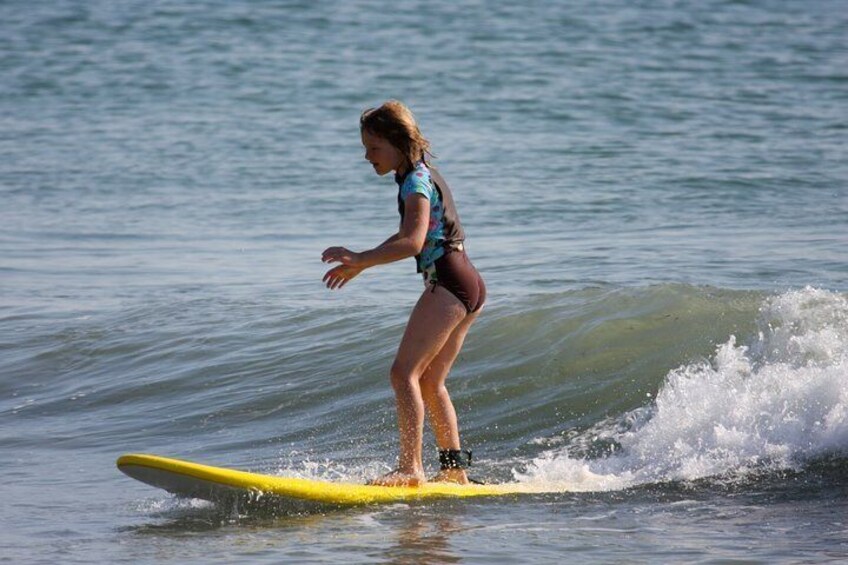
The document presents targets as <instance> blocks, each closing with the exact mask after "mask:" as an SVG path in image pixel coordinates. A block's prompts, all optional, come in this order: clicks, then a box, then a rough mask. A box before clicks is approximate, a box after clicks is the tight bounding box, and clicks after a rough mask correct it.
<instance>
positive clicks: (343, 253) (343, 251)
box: [321, 247, 362, 274]
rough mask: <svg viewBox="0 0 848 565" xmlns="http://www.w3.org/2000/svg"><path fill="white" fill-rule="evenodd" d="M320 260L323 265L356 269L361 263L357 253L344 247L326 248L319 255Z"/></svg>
mask: <svg viewBox="0 0 848 565" xmlns="http://www.w3.org/2000/svg"><path fill="white" fill-rule="evenodd" d="M321 260H322V261H323V262H325V263H341V264H342V265H347V266H348V267H358V266H360V263H361V262H362V260H361V258H360V254H359V253H355V252H353V251H351V250H350V249H347V248H345V247H328V248H327V249H325V250H324V253H323V254H322V255H321ZM360 270H361V269H360ZM357 274H359V273H357Z"/></svg>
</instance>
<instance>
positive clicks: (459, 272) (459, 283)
mask: <svg viewBox="0 0 848 565" xmlns="http://www.w3.org/2000/svg"><path fill="white" fill-rule="evenodd" d="M434 265H435V266H436V279H437V282H436V283H435V284H434V285H433V289H434V290H435V286H436V285H439V286H443V287H445V288H446V289H447V290H448V291H449V292H450V293H451V294H453V295H454V296H456V297H457V298H458V299H459V301H460V302H462V304H463V305H464V306H465V309H466V310H468V313H469V314H471V313H473V312H477V311H479V310H480V308H482V307H483V304H484V303H485V302H486V284H485V283H484V282H483V277H481V276H480V273H478V272H477V269H475V268H474V265H472V264H471V260H470V259H469V258H468V255H466V254H465V251H464V250H456V251H453V250H450V251H448V252H447V253H445V254H444V255H442V256H441V257H439V258H438V259H436V262H435V263H434Z"/></svg>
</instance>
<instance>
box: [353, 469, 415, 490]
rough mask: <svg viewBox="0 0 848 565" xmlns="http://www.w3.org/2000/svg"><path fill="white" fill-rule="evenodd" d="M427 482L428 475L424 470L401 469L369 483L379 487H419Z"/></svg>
mask: <svg viewBox="0 0 848 565" xmlns="http://www.w3.org/2000/svg"><path fill="white" fill-rule="evenodd" d="M426 482H427V477H426V476H424V473H423V472H419V473H401V472H400V471H399V470H394V471H392V472H391V473H386V474H385V475H383V476H382V477H377V478H376V479H372V480H370V481H368V483H367V484H369V485H372V486H379V487H417V486H421V485H423V484H424V483H426Z"/></svg>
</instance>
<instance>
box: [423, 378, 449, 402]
mask: <svg viewBox="0 0 848 565" xmlns="http://www.w3.org/2000/svg"><path fill="white" fill-rule="evenodd" d="M447 393H448V389H447V388H445V383H444V382H439V381H436V380H432V381H431V380H429V379H422V380H421V396H423V397H424V398H426V399H438V398H439V397H440V396H443V395H446V394H447Z"/></svg>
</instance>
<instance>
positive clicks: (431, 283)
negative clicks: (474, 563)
mask: <svg viewBox="0 0 848 565" xmlns="http://www.w3.org/2000/svg"><path fill="white" fill-rule="evenodd" d="M359 124H360V132H361V134H362V145H364V146H365V159H366V160H367V161H368V162H370V163H371V165H372V166H373V167H374V170H375V171H376V173H377V174H378V175H380V176H383V175H385V174H387V173H389V172H391V171H394V173H395V181H396V182H397V184H398V187H399V191H398V211H399V212H400V218H401V221H400V228H399V230H398V231H397V233H395V234H394V235H392V236H391V237H389V238H388V239H387V240H386V241H384V242H383V243H381V244H380V245H378V246H377V247H375V248H374V249H369V250H367V251H362V252H359V253H356V252H354V251H350V250H349V249H346V248H344V247H330V248H328V249H326V250H325V251H324V253H323V256H322V260H323V261H324V262H325V263H340V265H338V266H336V267H334V268H332V269H330V270H329V271H327V273H326V274H325V275H324V282H325V283H326V285H327V288H330V289H338V288H342V287H344V286H345V285H346V284H347V283H348V282H349V281H350V280H351V279H353V278H354V277H356V276H357V275H358V274H359V273H361V272H362V271H363V270H365V269H367V268H369V267H374V266H376V265H383V264H385V263H392V262H394V261H400V260H401V259H406V258H407V257H413V256H414V257H415V260H416V262H417V265H418V272H419V273H422V275H423V277H424V285H425V289H424V292H423V293H422V294H421V297H420V298H419V299H418V303H417V304H416V305H415V308H414V309H413V310H412V314H411V315H410V317H409V321H408V322H407V325H406V331H405V332H404V334H403V338H402V339H401V342H400V347H399V348H398V352H397V355H396V356H395V360H394V363H393V364H392V368H391V372H390V377H391V383H392V388H393V389H394V393H395V400H396V402H397V411H398V428H399V432H400V456H399V462H398V468H397V469H396V470H394V471H392V472H391V473H388V474H387V475H384V476H382V477H380V478H378V479H376V480H374V481H372V483H371V484H376V485H384V486H417V485H420V484H423V483H424V482H426V480H427V479H426V477H425V476H424V464H423V462H422V458H421V444H422V441H423V433H424V413H425V410H426V412H427V414H428V415H429V418H430V425H431V426H432V428H433V432H434V434H435V436H436V442H437V444H438V447H439V460H440V463H441V471H440V472H439V474H438V475H437V476H436V478H435V480H436V481H448V482H456V483H461V484H465V483H467V482H468V477H467V476H466V474H465V467H466V465H467V464H468V463H469V461H468V460H466V459H465V458H464V457H463V452H462V451H461V445H460V441H459V427H458V425H457V419H456V411H455V410H454V407H453V403H452V402H451V399H450V396H449V395H448V391H447V389H446V388H445V380H446V379H447V376H448V373H449V372H450V369H451V366H452V365H453V362H454V360H456V357H457V355H458V354H459V350H460V349H461V348H462V343H463V341H464V340H465V336H466V334H467V333H468V329H469V328H470V327H471V325H472V324H473V323H474V321H475V320H476V319H477V317H478V316H479V314H480V309H481V308H482V307H483V303H484V302H485V300H486V286H485V284H484V283H483V279H482V278H481V277H480V275H479V273H478V272H477V270H476V269H475V268H474V266H473V265H472V264H471V261H469V259H468V257H467V255H466V254H465V249H464V246H463V240H464V239H465V234H464V232H463V230H462V226H461V225H460V222H459V216H458V215H457V212H456V207H455V206H454V201H453V196H452V194H451V191H450V188H449V187H448V185H447V183H446V182H445V180H444V179H443V178H442V176H441V175H440V174H439V173H438V172H437V171H436V170H434V169H432V168H431V167H430V165H429V163H428V159H427V157H428V156H429V155H430V143H429V142H428V141H427V140H426V139H425V138H424V136H423V135H421V131H420V130H419V129H418V125H417V124H416V122H415V118H414V116H413V115H412V112H411V111H410V110H409V109H408V108H407V107H406V106H404V105H403V104H402V103H400V102H397V101H394V100H391V101H389V102H386V103H385V104H383V105H382V106H380V107H379V108H376V109H370V110H366V111H365V112H363V114H362V116H361V118H360V120H359ZM468 455H469V459H470V453H469V454H468Z"/></svg>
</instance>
